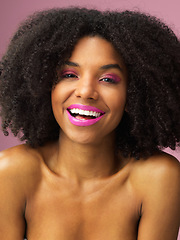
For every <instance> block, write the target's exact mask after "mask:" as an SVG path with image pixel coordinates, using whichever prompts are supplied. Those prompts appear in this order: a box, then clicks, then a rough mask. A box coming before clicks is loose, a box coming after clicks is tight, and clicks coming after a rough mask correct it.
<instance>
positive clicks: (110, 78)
mask: <svg viewBox="0 0 180 240" xmlns="http://www.w3.org/2000/svg"><path fill="white" fill-rule="evenodd" d="M61 78H62V79H63V78H65V79H69V78H79V77H78V76H77V74H76V73H73V72H69V71H64V72H63V73H62V74H61ZM99 81H100V82H106V83H110V84H115V83H118V82H119V81H120V80H119V77H117V76H116V75H115V76H114V77H113V76H104V77H102V78H100V79H99Z"/></svg>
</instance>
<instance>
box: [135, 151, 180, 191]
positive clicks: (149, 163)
mask: <svg viewBox="0 0 180 240" xmlns="http://www.w3.org/2000/svg"><path fill="white" fill-rule="evenodd" d="M132 178H133V181H135V183H136V184H139V185H141V188H142V189H143V186H145V185H146V189H147V187H155V186H158V184H161V185H162V184H163V185H166V184H167V185H174V184H175V185H178V184H179V183H180V181H179V180H180V163H179V161H178V160H177V159H176V158H175V157H173V156H171V155H169V154H167V153H164V152H160V153H158V154H156V155H153V156H151V157H149V158H148V159H140V160H137V161H136V162H135V163H134V167H133V171H132ZM146 183H148V185H147V184H146Z"/></svg>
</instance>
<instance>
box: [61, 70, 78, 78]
mask: <svg viewBox="0 0 180 240" xmlns="http://www.w3.org/2000/svg"><path fill="white" fill-rule="evenodd" d="M61 78H78V76H77V74H76V73H75V72H71V71H63V72H62V73H61Z"/></svg>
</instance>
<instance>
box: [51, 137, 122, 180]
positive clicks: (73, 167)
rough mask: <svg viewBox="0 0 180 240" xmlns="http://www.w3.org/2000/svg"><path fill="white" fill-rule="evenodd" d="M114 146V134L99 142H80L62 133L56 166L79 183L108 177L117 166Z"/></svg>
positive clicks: (60, 171)
mask: <svg viewBox="0 0 180 240" xmlns="http://www.w3.org/2000/svg"><path fill="white" fill-rule="evenodd" d="M109 139H111V140H109ZM114 146H115V138H114V135H113V136H112V137H110V138H107V139H106V140H104V141H103V142H101V143H99V144H97V143H96V144H79V143H75V142H72V141H70V140H69V139H68V138H67V137H66V136H65V135H64V134H63V133H61V136H60V141H59V148H58V154H57V158H56V164H55V168H56V170H57V172H59V174H60V175H62V176H64V177H66V178H70V179H73V180H75V181H76V182H77V183H79V184H80V183H82V182H85V181H86V180H90V179H97V178H105V177H108V176H110V175H112V174H114V173H115V172H116V168H117V166H116V164H117V161H116V158H115V148H114Z"/></svg>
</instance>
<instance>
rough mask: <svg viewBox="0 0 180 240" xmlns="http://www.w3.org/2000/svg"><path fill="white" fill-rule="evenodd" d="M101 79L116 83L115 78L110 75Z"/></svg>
mask: <svg viewBox="0 0 180 240" xmlns="http://www.w3.org/2000/svg"><path fill="white" fill-rule="evenodd" d="M104 80H105V81H104ZM100 81H101V82H107V83H116V81H115V80H114V79H113V78H110V77H103V78H101V79H100Z"/></svg>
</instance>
